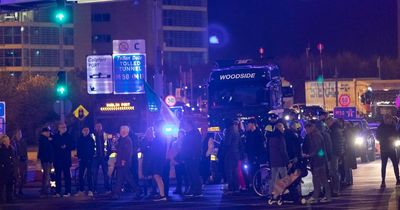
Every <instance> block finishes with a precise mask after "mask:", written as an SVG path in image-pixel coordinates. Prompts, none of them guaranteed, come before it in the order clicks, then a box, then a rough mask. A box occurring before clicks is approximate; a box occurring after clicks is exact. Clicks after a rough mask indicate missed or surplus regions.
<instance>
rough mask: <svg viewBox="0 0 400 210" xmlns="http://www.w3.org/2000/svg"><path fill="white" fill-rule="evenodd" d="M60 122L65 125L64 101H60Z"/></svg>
mask: <svg viewBox="0 0 400 210" xmlns="http://www.w3.org/2000/svg"><path fill="white" fill-rule="evenodd" d="M60 122H61V123H65V113H64V99H61V100H60Z"/></svg>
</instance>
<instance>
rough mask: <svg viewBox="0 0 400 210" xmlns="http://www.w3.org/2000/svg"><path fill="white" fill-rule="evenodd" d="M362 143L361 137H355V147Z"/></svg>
mask: <svg viewBox="0 0 400 210" xmlns="http://www.w3.org/2000/svg"><path fill="white" fill-rule="evenodd" d="M363 143H364V138H363V137H361V136H357V137H356V139H355V141H354V144H355V145H357V146H361V145H362V144H363Z"/></svg>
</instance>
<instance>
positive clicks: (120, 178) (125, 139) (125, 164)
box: [112, 125, 138, 199]
mask: <svg viewBox="0 0 400 210" xmlns="http://www.w3.org/2000/svg"><path fill="white" fill-rule="evenodd" d="M129 130H130V129H129V127H128V126H127V125H123V126H121V128H120V131H119V134H120V135H121V136H120V138H119V139H118V145H117V160H116V162H115V167H116V170H117V183H116V184H115V187H114V189H113V192H112V198H113V199H119V197H120V194H121V190H122V186H123V184H124V183H125V182H127V183H128V184H129V185H130V186H131V187H132V189H133V191H134V192H135V193H138V186H137V183H136V182H135V181H134V179H133V174H132V172H131V171H130V169H131V166H132V155H133V143H132V139H131V138H130V137H129Z"/></svg>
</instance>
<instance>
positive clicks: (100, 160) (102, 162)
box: [92, 157, 110, 191]
mask: <svg viewBox="0 0 400 210" xmlns="http://www.w3.org/2000/svg"><path fill="white" fill-rule="evenodd" d="M100 166H101V170H102V172H103V178H104V188H105V190H106V191H109V190H110V181H109V177H108V161H107V160H106V159H105V158H104V157H95V158H94V159H93V171H92V172H93V190H94V191H97V178H98V175H99V168H100Z"/></svg>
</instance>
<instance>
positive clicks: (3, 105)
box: [0, 101, 6, 117]
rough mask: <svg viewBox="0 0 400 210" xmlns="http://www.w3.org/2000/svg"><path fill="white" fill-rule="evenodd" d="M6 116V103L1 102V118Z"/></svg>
mask: <svg viewBox="0 0 400 210" xmlns="http://www.w3.org/2000/svg"><path fill="white" fill-rule="evenodd" d="M5 116H6V102H4V101H0V117H5Z"/></svg>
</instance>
